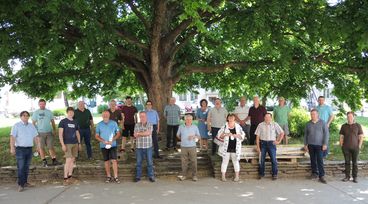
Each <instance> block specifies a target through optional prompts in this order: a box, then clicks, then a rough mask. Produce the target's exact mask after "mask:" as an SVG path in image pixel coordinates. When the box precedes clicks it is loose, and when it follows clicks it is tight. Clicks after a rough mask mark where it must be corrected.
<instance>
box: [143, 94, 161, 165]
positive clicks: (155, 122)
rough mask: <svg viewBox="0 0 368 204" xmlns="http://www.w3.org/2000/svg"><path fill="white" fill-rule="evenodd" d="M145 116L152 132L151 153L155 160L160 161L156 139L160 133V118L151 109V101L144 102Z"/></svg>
mask: <svg viewBox="0 0 368 204" xmlns="http://www.w3.org/2000/svg"><path fill="white" fill-rule="evenodd" d="M145 112H146V115H147V122H149V123H151V124H152V126H153V130H152V142H153V151H154V153H155V154H154V156H153V158H155V159H162V157H161V156H160V154H159V147H158V138H157V133H158V132H160V117H159V116H158V113H157V111H156V110H154V109H152V101H150V100H148V101H147V102H146V110H145Z"/></svg>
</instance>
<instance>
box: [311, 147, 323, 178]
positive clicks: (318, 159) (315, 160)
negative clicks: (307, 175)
mask: <svg viewBox="0 0 368 204" xmlns="http://www.w3.org/2000/svg"><path fill="white" fill-rule="evenodd" d="M308 151H309V155H310V163H311V168H312V174H315V175H318V176H319V177H320V178H321V177H323V176H325V170H324V168H323V151H322V146H321V145H311V144H308ZM317 167H318V171H317Z"/></svg>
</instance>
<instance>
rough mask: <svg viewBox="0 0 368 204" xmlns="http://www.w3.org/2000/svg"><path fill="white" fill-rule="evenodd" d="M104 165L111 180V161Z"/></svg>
mask: <svg viewBox="0 0 368 204" xmlns="http://www.w3.org/2000/svg"><path fill="white" fill-rule="evenodd" d="M104 164H105V172H106V177H108V178H111V172H110V160H107V161H105V162H104Z"/></svg>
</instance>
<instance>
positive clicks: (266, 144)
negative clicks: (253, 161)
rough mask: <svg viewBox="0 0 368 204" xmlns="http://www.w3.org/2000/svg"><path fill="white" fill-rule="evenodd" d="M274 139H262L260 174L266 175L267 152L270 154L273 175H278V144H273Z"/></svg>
mask: <svg viewBox="0 0 368 204" xmlns="http://www.w3.org/2000/svg"><path fill="white" fill-rule="evenodd" d="M273 142H274V141H264V140H261V141H260V145H261V163H260V164H259V175H260V176H264V175H265V173H264V172H265V160H266V153H268V155H269V156H270V159H271V163H272V176H277V171H278V169H277V159H276V145H274V144H273Z"/></svg>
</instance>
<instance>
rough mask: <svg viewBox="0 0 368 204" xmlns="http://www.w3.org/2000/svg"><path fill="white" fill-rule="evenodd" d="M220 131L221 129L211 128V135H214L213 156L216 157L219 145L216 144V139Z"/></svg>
mask: <svg viewBox="0 0 368 204" xmlns="http://www.w3.org/2000/svg"><path fill="white" fill-rule="evenodd" d="M219 130H220V128H214V127H212V128H211V134H212V155H215V154H216V152H217V144H216V143H215V142H214V141H215V138H216V136H217V133H218V131H219Z"/></svg>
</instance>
